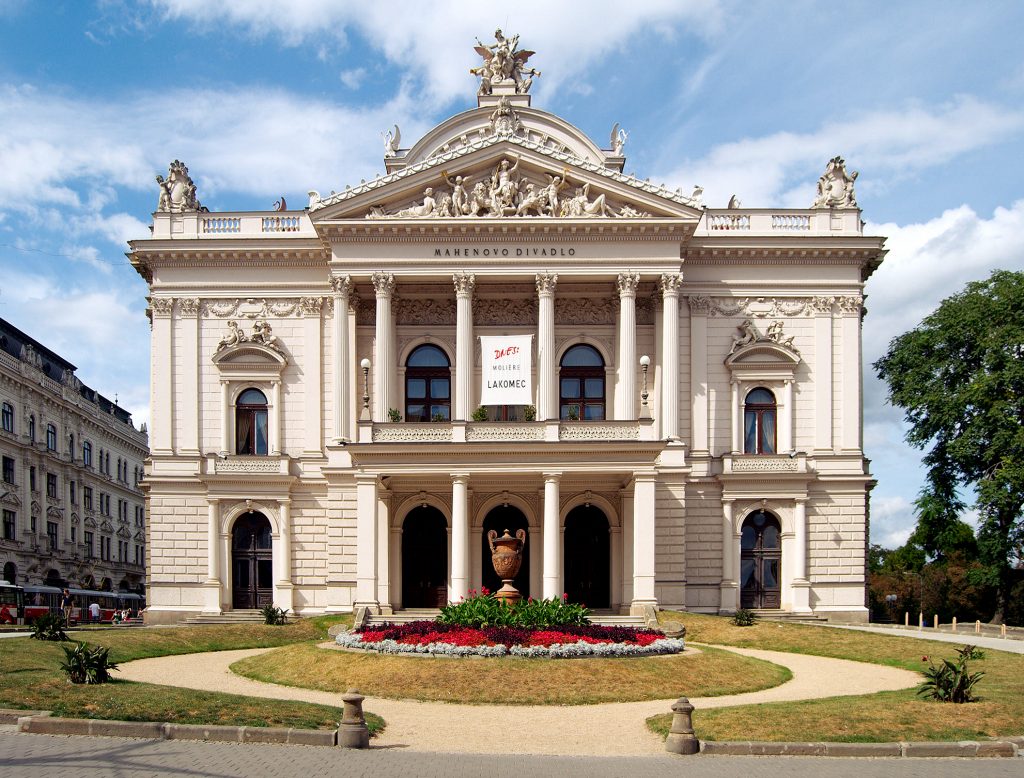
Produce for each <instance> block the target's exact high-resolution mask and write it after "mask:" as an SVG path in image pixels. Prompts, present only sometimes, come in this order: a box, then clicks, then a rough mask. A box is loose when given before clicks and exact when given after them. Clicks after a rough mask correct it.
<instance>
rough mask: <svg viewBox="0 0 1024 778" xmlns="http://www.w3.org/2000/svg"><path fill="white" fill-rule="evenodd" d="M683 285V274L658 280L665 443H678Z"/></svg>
mask: <svg viewBox="0 0 1024 778" xmlns="http://www.w3.org/2000/svg"><path fill="white" fill-rule="evenodd" d="M682 285H683V274H682V273H663V274H662V276H661V294H662V301H663V312H662V317H661V323H662V328H663V329H662V335H661V348H662V352H663V353H662V358H661V366H662V369H661V375H662V379H661V432H662V435H664V436H665V437H666V438H667V439H668V440H678V439H679V289H680V287H681V286H682Z"/></svg>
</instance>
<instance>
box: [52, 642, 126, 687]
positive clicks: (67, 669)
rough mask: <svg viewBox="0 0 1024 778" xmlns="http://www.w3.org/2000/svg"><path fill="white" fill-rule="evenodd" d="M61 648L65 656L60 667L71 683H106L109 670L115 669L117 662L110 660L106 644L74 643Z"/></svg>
mask: <svg viewBox="0 0 1024 778" xmlns="http://www.w3.org/2000/svg"><path fill="white" fill-rule="evenodd" d="M61 648H63V649H64V657H65V658H64V661H63V662H61V663H60V669H61V670H63V671H64V673H65V674H66V675H67V677H68V680H69V681H71V683H106V682H107V681H109V680H110V671H111V670H116V669H117V662H111V661H110V648H108V647H106V646H90V645H88V644H87V643H75V645H74V647H68V646H61Z"/></svg>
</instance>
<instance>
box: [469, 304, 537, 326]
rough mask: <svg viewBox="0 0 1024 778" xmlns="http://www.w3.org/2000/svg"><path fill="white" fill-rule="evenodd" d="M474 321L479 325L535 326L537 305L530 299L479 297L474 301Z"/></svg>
mask: <svg viewBox="0 0 1024 778" xmlns="http://www.w3.org/2000/svg"><path fill="white" fill-rule="evenodd" d="M473 323H474V324H476V325H477V326H491V325H494V326H500V325H504V326H516V325H522V326H533V325H535V324H536V323H537V306H536V304H532V303H531V301H529V300H507V299H501V300H497V299H494V298H486V299H481V298H477V299H476V300H475V301H474V302H473Z"/></svg>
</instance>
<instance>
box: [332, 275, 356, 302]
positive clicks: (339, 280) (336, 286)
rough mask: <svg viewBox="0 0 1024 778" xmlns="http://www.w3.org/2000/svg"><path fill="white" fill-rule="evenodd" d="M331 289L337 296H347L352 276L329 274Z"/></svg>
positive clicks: (350, 290)
mask: <svg viewBox="0 0 1024 778" xmlns="http://www.w3.org/2000/svg"><path fill="white" fill-rule="evenodd" d="M331 291H333V292H334V294H336V295H337V296H339V297H342V298H345V297H348V296H349V295H350V294H351V293H352V276H349V275H344V276H331Z"/></svg>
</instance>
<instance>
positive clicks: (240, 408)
mask: <svg viewBox="0 0 1024 778" xmlns="http://www.w3.org/2000/svg"><path fill="white" fill-rule="evenodd" d="M235 453H237V454H251V455H255V456H266V455H267V396H266V395H265V394H263V392H261V391H260V390H259V389H246V390H245V391H244V392H242V393H241V394H240V395H239V396H238V400H237V402H236V403H235Z"/></svg>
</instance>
